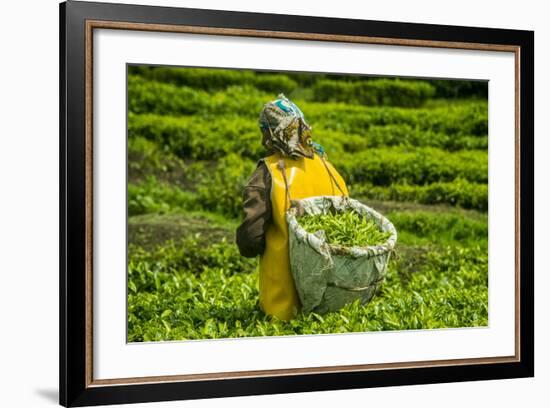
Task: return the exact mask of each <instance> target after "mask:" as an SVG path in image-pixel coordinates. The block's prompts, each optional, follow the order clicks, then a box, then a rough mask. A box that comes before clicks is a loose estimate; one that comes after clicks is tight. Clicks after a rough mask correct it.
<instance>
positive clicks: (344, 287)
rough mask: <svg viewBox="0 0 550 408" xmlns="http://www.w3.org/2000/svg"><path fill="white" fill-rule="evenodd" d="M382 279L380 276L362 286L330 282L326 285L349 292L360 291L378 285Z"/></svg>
mask: <svg viewBox="0 0 550 408" xmlns="http://www.w3.org/2000/svg"><path fill="white" fill-rule="evenodd" d="M383 280H384V277H382V278H380V279H378V280H375V281H374V282H373V283H371V284H370V285H367V286H363V287H355V288H348V287H346V286H341V285H337V284H335V283H332V282H329V283H327V286H333V287H335V288H338V289H345V290H349V291H350V292H362V291H364V290H367V289H370V288H372V287H373V286H376V285H379V284H380V283H382V281H383Z"/></svg>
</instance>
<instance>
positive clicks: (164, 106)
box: [128, 76, 488, 136]
mask: <svg viewBox="0 0 550 408" xmlns="http://www.w3.org/2000/svg"><path fill="white" fill-rule="evenodd" d="M275 96H276V95H273V94H269V93H264V92H261V91H259V90H258V89H256V88H253V87H251V86H248V85H245V86H232V87H229V88H227V89H226V90H223V91H217V92H206V91H203V90H200V89H195V88H190V87H185V86H182V87H178V86H175V85H172V84H166V83H160V82H153V81H146V80H144V79H141V78H140V77H134V76H130V77H129V78H128V107H129V111H130V112H132V113H156V114H160V115H198V116H201V117H210V118H211V116H212V115H216V119H217V118H218V117H219V115H226V114H230V115H241V116H242V117H246V118H248V120H250V121H251V122H253V123H256V122H257V119H258V112H260V110H261V108H262V106H263V105H264V103H266V101H269V100H271V99H273V98H274V97H275ZM296 103H297V104H298V105H299V106H300V109H301V110H302V111H303V112H304V114H305V116H306V119H307V120H308V122H310V123H311V124H313V126H314V127H317V126H320V127H323V128H326V129H331V130H340V131H342V132H346V133H354V134H363V133H364V132H365V130H368V129H369V127H370V126H386V125H397V124H406V125H409V126H410V127H411V128H416V129H420V130H431V131H432V132H436V133H445V134H448V135H462V136H471V135H480V136H484V135H487V130H488V127H487V126H488V124H487V123H488V122H487V115H488V112H487V103H486V102H479V101H474V102H469V103H463V104H460V105H452V104H448V105H447V106H442V107H437V108H421V109H408V108H399V107H379V106H372V107H368V106H361V105H348V104H344V103H325V102H324V103H320V102H306V101H302V100H296Z"/></svg>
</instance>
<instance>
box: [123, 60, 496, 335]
mask: <svg viewBox="0 0 550 408" xmlns="http://www.w3.org/2000/svg"><path fill="white" fill-rule="evenodd" d="M280 92H284V93H285V95H287V96H288V97H290V98H291V99H293V100H294V101H295V102H296V103H297V104H298V106H300V108H301V109H302V111H303V112H304V114H305V116H306V120H307V121H308V122H309V124H310V125H312V127H313V137H314V140H316V141H318V142H319V143H321V144H322V145H323V146H324V148H325V150H326V151H327V154H328V158H329V160H330V161H331V162H332V163H333V164H334V166H335V167H336V168H337V169H338V170H339V172H340V173H341V174H342V176H343V177H344V179H345V180H346V182H347V184H348V188H349V190H350V193H351V196H352V197H353V198H356V199H358V200H360V201H362V202H364V203H366V204H367V205H369V206H371V207H373V208H375V209H376V210H378V211H379V212H382V213H383V214H385V215H386V216H387V217H388V218H389V219H390V220H391V221H392V222H393V223H394V225H395V227H396V228H397V231H398V244H397V247H396V251H395V254H394V256H393V257H392V259H391V261H390V265H389V269H388V274H387V278H386V281H385V282H384V284H383V285H382V287H381V289H380V291H379V292H378V294H377V295H376V296H375V298H374V299H373V301H371V302H370V303H369V304H368V305H366V306H362V305H360V304H357V303H355V304H350V305H348V306H346V307H345V308H344V309H342V310H341V311H339V312H336V313H329V314H325V315H318V314H314V313H312V314H307V315H304V314H300V315H299V316H298V317H297V318H296V319H294V320H292V321H289V322H283V321H279V320H277V319H275V318H270V317H266V316H265V315H264V314H263V313H262V312H261V310H260V308H259V305H258V270H257V260H255V259H246V258H242V257H241V256H240V255H239V252H238V249H237V247H236V245H235V243H234V237H235V229H236V227H237V226H238V225H239V223H240V218H241V193H242V187H243V185H244V184H245V183H246V181H247V179H248V178H249V176H250V175H251V174H252V171H253V170H254V168H255V164H256V161H257V160H258V159H259V158H261V157H263V155H264V154H265V152H264V151H263V148H262V145H261V135H260V131H259V129H258V126H257V119H258V115H259V112H260V110H261V108H262V106H263V104H264V103H265V102H268V101H270V100H272V99H274V98H275V97H276V96H277V94H278V93H280ZM487 117H488V110H487V86H486V84H485V83H479V82H468V81H442V80H440V81H438V80H403V79H394V78H385V79H380V78H378V79H374V78H365V77H357V76H355V77H353V76H341V75H322V74H315V75H310V74H302V73H286V74H283V73H265V72H254V71H242V70H239V71H237V70H211V69H200V68H164V67H154V68H153V67H141V66H130V67H129V71H128V180H129V184H128V214H129V220H128V241H129V249H128V251H129V253H128V262H129V265H128V271H129V277H128V339H129V341H131V342H141V341H160V340H185V339H205V338H225V337H244V336H264V335H291V334H316V333H340V332H352V331H368V330H406V329H437V328H450V327H473V326H486V325H487V324H488V259H487V248H488V244H487V237H488V227H487V225H488V224H487V194H488V189H487V180H488V161H487V146H488V137H487V134H488V121H487Z"/></svg>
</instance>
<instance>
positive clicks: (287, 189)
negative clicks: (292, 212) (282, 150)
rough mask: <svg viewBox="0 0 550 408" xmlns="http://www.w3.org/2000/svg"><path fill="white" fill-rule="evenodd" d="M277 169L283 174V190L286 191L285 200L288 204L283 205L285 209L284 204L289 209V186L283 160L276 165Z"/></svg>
mask: <svg viewBox="0 0 550 408" xmlns="http://www.w3.org/2000/svg"><path fill="white" fill-rule="evenodd" d="M277 167H278V168H279V170H281V173H283V180H284V181H285V190H286V200H288V203H285V208H286V207H287V205H286V204H288V206H289V207H290V203H291V200H290V186H289V185H288V179H287V178H286V171H285V161H284V160H283V159H281V160H279V163H277Z"/></svg>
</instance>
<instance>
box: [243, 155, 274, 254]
mask: <svg viewBox="0 0 550 408" xmlns="http://www.w3.org/2000/svg"><path fill="white" fill-rule="evenodd" d="M270 195H271V174H269V170H268V168H267V165H266V164H265V163H264V162H263V161H259V162H258V166H257V167H256V170H255V171H254V174H252V177H251V178H250V180H249V181H248V183H247V185H246V186H245V188H244V192H243V211H244V218H243V222H242V224H241V225H240V226H239V227H238V228H237V246H238V247H239V252H240V253H241V255H242V256H245V257H247V258H253V257H255V256H257V255H261V254H262V253H263V252H264V248H265V232H266V230H267V227H268V225H269V223H270V222H271V199H270Z"/></svg>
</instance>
